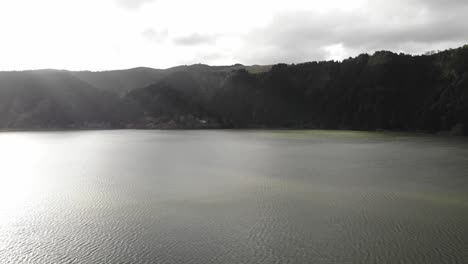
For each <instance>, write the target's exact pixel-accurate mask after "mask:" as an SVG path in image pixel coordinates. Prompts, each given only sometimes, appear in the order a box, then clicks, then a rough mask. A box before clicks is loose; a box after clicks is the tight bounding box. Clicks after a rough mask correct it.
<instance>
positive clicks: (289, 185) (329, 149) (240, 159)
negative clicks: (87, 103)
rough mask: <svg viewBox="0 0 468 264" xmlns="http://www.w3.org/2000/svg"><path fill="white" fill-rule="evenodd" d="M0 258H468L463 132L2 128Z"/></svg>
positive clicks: (467, 156) (467, 158)
mask: <svg viewBox="0 0 468 264" xmlns="http://www.w3.org/2000/svg"><path fill="white" fill-rule="evenodd" d="M0 161H1V167H0V172H1V173H0V263H468V247H467V245H468V192H467V190H468V142H467V141H466V139H455V138H436V137H429V136H424V135H406V134H384V133H365V132H363V133H361V132H330V131H300V132H297V131H296V132H295V131H84V132H34V133H30V132H14V133H0Z"/></svg>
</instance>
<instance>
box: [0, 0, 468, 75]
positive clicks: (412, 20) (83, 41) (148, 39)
mask: <svg viewBox="0 0 468 264" xmlns="http://www.w3.org/2000/svg"><path fill="white" fill-rule="evenodd" d="M467 17H468V0H391V1H390V0H320V1H318V0H317V1H316V0H287V1H285V0H282V1H276V0H229V1H226V0H0V70H22V69H38V68H57V69H69V70H82V69H87V70H109V69H123V68H131V67H137V66H147V67H154V68H167V67H171V66H175V65H180V64H193V63H206V64H212V65H221V64H223V65H224V64H234V63H242V64H272V63H278V62H286V63H298V62H305V61H313V60H324V59H327V60H328V59H334V60H340V59H343V58H347V57H349V56H356V55H358V54H359V53H364V52H367V53H373V52H374V51H376V50H383V49H386V50H392V51H395V52H406V53H412V54H418V53H424V52H426V51H429V50H443V49H447V48H455V47H458V46H462V45H464V44H468V22H467Z"/></svg>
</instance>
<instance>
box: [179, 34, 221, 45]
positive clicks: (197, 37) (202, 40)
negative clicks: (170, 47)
mask: <svg viewBox="0 0 468 264" xmlns="http://www.w3.org/2000/svg"><path fill="white" fill-rule="evenodd" d="M216 39H217V36H215V35H202V34H198V33H193V34H190V35H186V36H181V37H177V38H175V39H174V43H175V44H177V45H181V46H197V45H202V44H212V43H214V42H216Z"/></svg>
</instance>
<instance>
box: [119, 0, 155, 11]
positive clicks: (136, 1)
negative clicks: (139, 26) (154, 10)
mask: <svg viewBox="0 0 468 264" xmlns="http://www.w3.org/2000/svg"><path fill="white" fill-rule="evenodd" d="M115 1H116V2H117V4H119V5H121V6H123V7H125V8H128V9H138V8H139V7H141V6H142V5H144V4H146V3H151V2H154V1H156V0H115Z"/></svg>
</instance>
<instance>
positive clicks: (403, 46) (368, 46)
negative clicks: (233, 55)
mask: <svg viewBox="0 0 468 264" xmlns="http://www.w3.org/2000/svg"><path fill="white" fill-rule="evenodd" d="M463 14H468V1H459V0H448V1H436V0H428V1H423V0H412V1H403V0H395V1H392V2H389V1H384V0H374V1H369V2H367V3H366V4H365V5H363V8H358V9H355V10H352V11H349V10H330V11H327V12H315V11H314V10H308V11H289V12H281V13H277V14H275V15H274V16H273V19H272V21H271V22H270V23H269V24H268V25H266V26H264V27H260V28H256V29H254V30H252V31H250V32H249V33H247V34H245V35H244V36H243V43H244V44H243V47H242V48H241V50H239V51H238V56H239V57H241V58H242V59H241V61H244V62H247V63H267V64H269V63H275V62H278V61H284V62H291V63H292V62H301V61H304V60H321V59H331V58H333V59H338V58H341V59H344V58H347V57H349V56H355V55H358V54H359V53H363V52H368V53H372V52H373V51H376V50H382V49H387V50H392V51H395V52H407V53H423V52H425V51H427V50H430V49H434V48H437V49H439V48H441V47H444V46H445V47H449V45H455V46H452V47H456V45H462V44H464V43H466V42H468V23H466V21H465V18H464V15H463ZM242 50H249V52H242Z"/></svg>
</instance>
